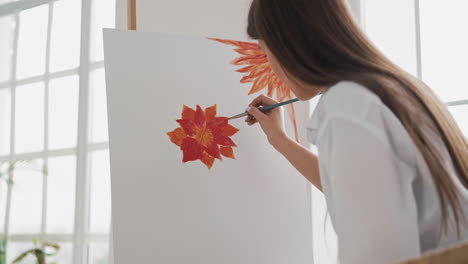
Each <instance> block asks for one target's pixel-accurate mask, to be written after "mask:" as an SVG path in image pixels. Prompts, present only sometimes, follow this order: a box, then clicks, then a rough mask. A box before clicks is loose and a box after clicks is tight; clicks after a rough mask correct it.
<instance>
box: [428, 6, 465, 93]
mask: <svg viewBox="0 0 468 264" xmlns="http://www.w3.org/2000/svg"><path fill="white" fill-rule="evenodd" d="M420 2H421V42H422V60H423V79H424V81H426V82H427V83H428V84H429V86H431V87H432V88H433V89H434V90H435V91H436V92H437V93H438V94H439V96H440V97H441V98H442V100H444V101H455V100H460V99H468V85H466V82H465V77H466V75H467V74H468V49H467V47H468V34H466V25H468V16H467V15H466V13H467V11H468V1H463V0H446V1H440V0H424V1H420ZM463 32H465V33H463Z"/></svg>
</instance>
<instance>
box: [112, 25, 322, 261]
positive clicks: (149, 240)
mask: <svg viewBox="0 0 468 264" xmlns="http://www.w3.org/2000/svg"><path fill="white" fill-rule="evenodd" d="M104 33H105V34H104V42H105V64H106V82H107V100H108V115H109V137H110V158H111V175H112V176H111V185H112V211H113V232H114V233H113V239H114V258H115V263H116V264H127V263H161V264H188V263H190V264H284V263H290V264H306V263H307V264H310V263H312V261H313V260H312V241H311V225H310V219H309V215H308V208H307V201H306V199H307V198H306V192H305V190H306V188H305V181H304V178H303V177H302V176H301V175H300V174H298V173H297V171H296V170H295V169H294V168H293V167H292V166H291V165H290V164H289V163H288V162H287V160H286V159H285V158H284V157H282V156H281V155H280V154H279V153H277V152H276V151H275V150H274V149H273V148H272V147H271V146H270V145H269V144H268V141H267V140H266V138H265V136H264V134H263V133H262V132H261V131H260V127H259V126H252V127H249V126H247V125H246V124H245V123H244V122H243V119H239V120H233V121H230V124H232V125H234V126H235V127H237V128H239V129H240V132H238V133H237V134H236V135H234V136H233V137H232V139H233V140H234V141H235V142H236V144H237V145H238V147H236V148H234V152H235V155H236V157H237V159H236V160H232V159H227V158H224V159H223V161H222V162H219V161H216V162H215V164H214V166H213V168H212V169H211V170H208V169H207V167H206V166H205V165H204V164H202V163H201V162H200V161H194V162H188V163H185V164H182V152H181V151H180V149H179V147H177V146H176V145H174V144H173V143H172V142H171V141H170V140H169V138H168V136H167V135H166V133H167V132H169V131H172V130H173V129H175V128H176V127H178V124H177V123H176V121H175V119H178V118H180V115H181V111H182V105H183V104H185V105H187V106H189V107H192V108H194V107H195V106H196V105H197V104H199V105H200V106H201V107H202V108H205V107H208V106H211V105H213V104H217V105H218V115H221V116H231V115H234V114H238V113H239V112H242V111H243V110H244V108H245V107H246V106H247V105H248V103H249V102H250V101H251V100H252V98H253V97H248V96H247V95H246V94H247V91H248V88H249V86H248V85H240V84H239V79H240V78H241V76H240V75H239V73H236V72H235V71H234V70H235V68H234V67H233V66H231V65H230V64H229V62H230V61H231V60H232V59H233V58H234V57H235V55H236V54H235V53H234V52H233V51H232V49H231V48H230V47H228V46H226V45H223V44H220V43H217V42H214V41H211V40H208V39H206V38H204V37H184V36H176V35H163V34H159V33H141V32H140V33H138V32H131V31H117V30H107V29H106V30H105V32H104Z"/></svg>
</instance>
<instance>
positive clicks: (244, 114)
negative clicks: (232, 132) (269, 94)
mask: <svg viewBox="0 0 468 264" xmlns="http://www.w3.org/2000/svg"><path fill="white" fill-rule="evenodd" d="M297 101H299V99H297V98H296V99H292V100H288V101H284V102H281V103H277V104H273V105H269V106H265V107H263V106H259V107H258V110H260V111H262V112H265V111H268V110H271V109H274V108H276V107H280V106H283V105H287V104H291V103H294V102H297ZM247 115H249V113H248V112H247V111H245V112H243V113H242V114H238V115H235V116H232V117H230V118H229V120H232V119H236V118H241V117H244V116H247Z"/></svg>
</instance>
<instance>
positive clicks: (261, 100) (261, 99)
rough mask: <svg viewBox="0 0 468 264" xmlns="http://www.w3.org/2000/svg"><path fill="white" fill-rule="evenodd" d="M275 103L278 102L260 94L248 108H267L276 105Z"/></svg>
mask: <svg viewBox="0 0 468 264" xmlns="http://www.w3.org/2000/svg"><path fill="white" fill-rule="evenodd" d="M276 103H278V102H277V101H275V100H273V99H271V98H270V97H267V96H265V95H263V94H262V95H259V96H257V98H255V99H254V100H253V101H252V102H251V103H250V104H249V106H250V107H258V106H269V105H272V104H276Z"/></svg>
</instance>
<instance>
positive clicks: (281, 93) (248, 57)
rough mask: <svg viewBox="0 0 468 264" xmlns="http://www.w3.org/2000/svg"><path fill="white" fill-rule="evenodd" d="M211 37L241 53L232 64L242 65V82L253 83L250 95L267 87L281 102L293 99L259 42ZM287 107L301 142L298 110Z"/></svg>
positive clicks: (290, 105)
mask: <svg viewBox="0 0 468 264" xmlns="http://www.w3.org/2000/svg"><path fill="white" fill-rule="evenodd" d="M209 39H211V40H214V41H217V42H220V43H223V44H227V45H231V46H234V47H235V49H234V51H235V52H237V53H239V54H240V56H239V57H238V58H236V59H234V60H233V61H231V64H233V65H236V66H242V68H240V69H238V70H236V71H237V72H240V73H242V74H244V77H243V78H242V79H241V80H240V82H241V83H252V88H251V89H250V91H249V93H248V94H249V95H251V94H254V93H257V92H260V91H261V90H263V89H267V95H268V96H269V97H273V94H276V99H277V100H278V101H280V102H282V101H286V100H290V99H293V93H292V92H291V90H290V89H289V88H288V87H287V86H286V85H285V84H284V83H283V82H282V81H281V79H280V78H278V76H276V74H275V73H274V72H273V70H272V69H271V67H270V64H269V63H268V58H267V56H266V54H265V53H264V52H263V51H262V50H261V49H260V46H259V45H258V44H257V43H253V42H243V41H236V40H225V39H217V38H209ZM286 108H287V110H288V113H289V117H290V119H291V121H292V123H293V126H294V136H295V138H296V141H298V142H299V136H298V131H297V124H296V111H295V109H294V106H293V104H289V105H287V106H286Z"/></svg>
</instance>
